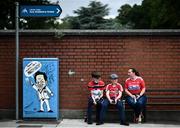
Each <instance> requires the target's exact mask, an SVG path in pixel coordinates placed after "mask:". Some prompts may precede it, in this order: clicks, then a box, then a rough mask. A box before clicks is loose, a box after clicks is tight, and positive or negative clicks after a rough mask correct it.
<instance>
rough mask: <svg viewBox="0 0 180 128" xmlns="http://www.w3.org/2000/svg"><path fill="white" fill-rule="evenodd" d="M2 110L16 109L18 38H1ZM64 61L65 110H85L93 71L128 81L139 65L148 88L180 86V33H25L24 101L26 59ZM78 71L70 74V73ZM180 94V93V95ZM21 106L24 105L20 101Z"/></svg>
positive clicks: (22, 46)
mask: <svg viewBox="0 0 180 128" xmlns="http://www.w3.org/2000/svg"><path fill="white" fill-rule="evenodd" d="M0 37H1V38H0V86H1V89H0V95H1V97H0V103H1V104H0V109H15V36H14V35H13V34H12V35H8V36H7V35H6V34H4V35H2V34H1V36H0ZM25 57H31V58H32V57H36V58H37V57H58V58H59V59H60V70H59V71H60V72H59V74H60V82H59V83H60V90H59V91H60V95H59V99H60V108H61V109H74V110H77V109H79V110H82V109H85V108H86V105H87V95H88V91H87V88H86V84H87V82H88V81H89V80H90V79H91V76H90V73H91V71H94V70H97V71H100V72H101V73H102V79H103V80H104V81H105V82H106V83H108V82H109V81H108V76H109V74H110V73H117V74H118V75H119V76H120V79H119V82H120V83H121V84H124V81H125V79H126V78H127V70H128V68H130V67H135V68H136V69H138V70H139V72H140V73H141V75H142V77H143V78H144V80H145V82H146V86H147V89H156V88H160V89H162V88H174V89H176V88H177V89H178V88H179V79H180V68H179V65H180V37H179V35H173V36H172V35H171V36H166V35H159V36H158V35H156V34H155V35H131V34H130V35H129V36H128V35H124V36H123V35H121V36H120V35H119V36H118V35H113V34H112V35H108V34H107V35H106V34H104V35H98V34H97V35H83V34H82V35H81V34H79V35H71V34H69V35H68V34H67V35H65V36H63V37H61V38H57V37H55V36H54V35H53V34H52V35H51V34H45V35H43V36H42V35H41V36H39V35H36V34H32V33H30V34H27V35H22V36H21V37H20V62H19V67H20V70H19V77H20V85H19V86H20V90H19V91H20V103H21V102H22V93H21V92H22V90H21V88H22V69H21V67H22V59H23V58H25ZM69 70H73V71H75V75H72V76H69V75H68V71H69ZM177 95H179V93H178V94H177ZM20 106H21V104H20Z"/></svg>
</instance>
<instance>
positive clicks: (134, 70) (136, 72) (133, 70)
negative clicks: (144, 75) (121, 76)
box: [130, 68, 140, 76]
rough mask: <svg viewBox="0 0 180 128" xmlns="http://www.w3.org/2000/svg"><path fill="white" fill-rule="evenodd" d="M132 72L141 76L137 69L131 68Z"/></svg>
mask: <svg viewBox="0 0 180 128" xmlns="http://www.w3.org/2000/svg"><path fill="white" fill-rule="evenodd" d="M130 69H131V70H132V72H134V73H135V75H136V76H140V73H139V72H138V71H137V70H136V69H135V68H130Z"/></svg>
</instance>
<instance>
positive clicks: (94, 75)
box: [91, 71, 101, 79]
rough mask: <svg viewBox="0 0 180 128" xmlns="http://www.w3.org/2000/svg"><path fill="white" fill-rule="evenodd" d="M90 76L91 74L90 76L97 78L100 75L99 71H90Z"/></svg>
mask: <svg viewBox="0 0 180 128" xmlns="http://www.w3.org/2000/svg"><path fill="white" fill-rule="evenodd" d="M91 76H92V78H96V79H99V78H100V77H101V74H100V73H99V72H97V71H93V72H92V73H91Z"/></svg>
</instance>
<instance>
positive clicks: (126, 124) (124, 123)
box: [120, 122, 129, 126]
mask: <svg viewBox="0 0 180 128" xmlns="http://www.w3.org/2000/svg"><path fill="white" fill-rule="evenodd" d="M120 125H125V126H129V123H127V122H122V123H120Z"/></svg>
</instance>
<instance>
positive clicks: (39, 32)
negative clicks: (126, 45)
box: [0, 29, 180, 37]
mask: <svg viewBox="0 0 180 128" xmlns="http://www.w3.org/2000/svg"><path fill="white" fill-rule="evenodd" d="M19 33H20V35H23V36H32V35H35V36H44V35H46V36H57V37H58V36H60V37H61V36H65V35H73V36H87V35H91V36H179V35H180V29H125V30H107V29H103V30H79V29H59V30H57V29H33V30H19ZM12 35H13V36H14V35H15V30H0V36H12Z"/></svg>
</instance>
